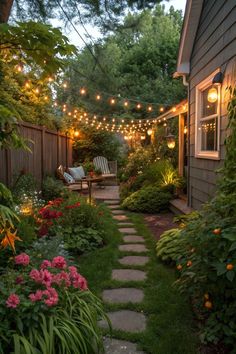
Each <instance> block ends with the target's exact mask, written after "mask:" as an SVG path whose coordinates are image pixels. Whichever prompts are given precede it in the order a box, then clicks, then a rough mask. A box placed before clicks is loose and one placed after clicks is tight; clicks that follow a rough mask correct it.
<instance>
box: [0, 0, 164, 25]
mask: <svg viewBox="0 0 236 354" xmlns="http://www.w3.org/2000/svg"><path fill="white" fill-rule="evenodd" d="M160 1H162V0H121V1H116V0H70V1H67V0H1V1H0V23H1V22H7V21H8V18H9V16H10V13H11V9H12V7H13V9H14V11H15V12H16V15H17V17H18V18H20V19H21V20H22V19H24V20H25V19H37V20H41V21H45V20H46V19H50V18H53V17H57V18H58V15H59V16H60V17H61V19H63V20H64V21H65V22H67V21H68V19H75V20H78V21H81V20H82V19H83V20H85V21H86V20H88V19H89V20H90V21H91V20H94V22H96V23H97V24H100V25H103V26H105V27H109V26H113V25H114V23H115V24H117V23H119V20H120V17H121V16H123V15H124V13H125V10H126V9H127V8H130V9H133V10H141V9H144V8H149V7H152V6H154V4H156V3H158V2H160Z"/></svg>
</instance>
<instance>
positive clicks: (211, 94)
mask: <svg viewBox="0 0 236 354" xmlns="http://www.w3.org/2000/svg"><path fill="white" fill-rule="evenodd" d="M217 100H218V92H217V89H216V88H215V87H212V88H210V90H209V91H208V93H207V101H208V102H210V103H215V102H216V101H217Z"/></svg>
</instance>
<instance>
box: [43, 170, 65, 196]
mask: <svg viewBox="0 0 236 354" xmlns="http://www.w3.org/2000/svg"><path fill="white" fill-rule="evenodd" d="M64 191H65V187H64V185H63V182H62V181H60V180H58V179H56V178H55V177H52V176H46V177H45V178H44V179H43V183H42V196H43V199H44V200H46V201H49V200H53V199H56V198H58V197H61V196H62V194H63V193H64Z"/></svg>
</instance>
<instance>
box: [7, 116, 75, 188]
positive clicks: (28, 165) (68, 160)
mask: <svg viewBox="0 0 236 354" xmlns="http://www.w3.org/2000/svg"><path fill="white" fill-rule="evenodd" d="M19 130H20V134H21V135H22V136H23V137H24V138H26V139H29V140H30V141H31V142H29V147H30V149H31V152H28V151H25V150H23V149H19V150H1V151H0V181H1V182H3V183H5V184H7V185H11V184H12V182H13V180H14V177H15V176H18V175H19V174H20V173H21V171H24V172H25V173H31V174H32V175H33V176H34V177H35V178H36V180H37V181H38V182H39V183H40V184H41V183H42V178H43V176H45V175H46V174H51V175H53V174H55V171H56V169H57V167H58V165H60V164H62V165H63V166H68V165H70V166H71V165H72V144H73V141H72V139H71V138H69V137H67V136H66V135H64V134H61V133H59V132H56V131H51V130H46V129H45V128H44V127H41V126H35V125H33V124H30V123H25V122H24V123H22V124H21V125H20V127H19Z"/></svg>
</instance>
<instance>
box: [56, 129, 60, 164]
mask: <svg viewBox="0 0 236 354" xmlns="http://www.w3.org/2000/svg"><path fill="white" fill-rule="evenodd" d="M59 154H60V134H59V131H57V167H58V166H59V165H60V161H61V159H60V156H59Z"/></svg>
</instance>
